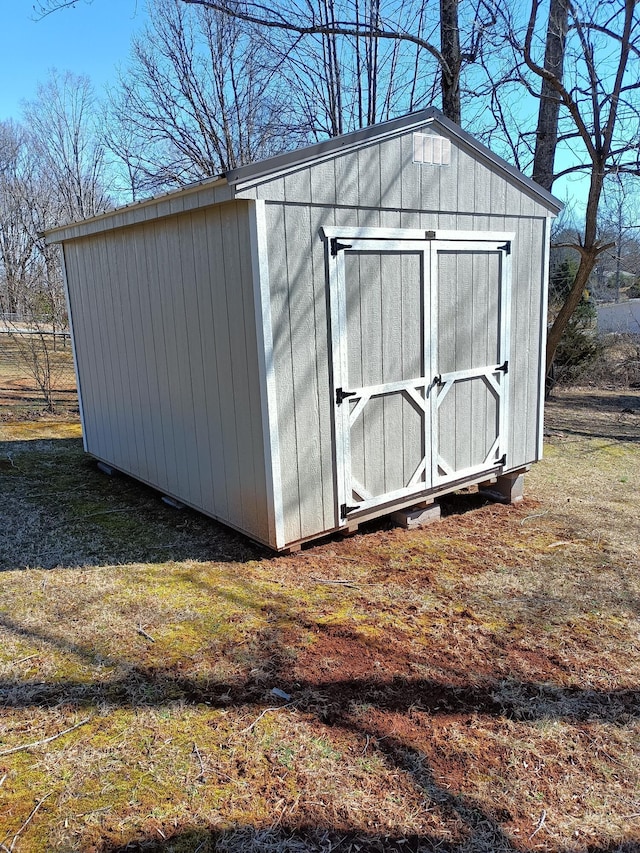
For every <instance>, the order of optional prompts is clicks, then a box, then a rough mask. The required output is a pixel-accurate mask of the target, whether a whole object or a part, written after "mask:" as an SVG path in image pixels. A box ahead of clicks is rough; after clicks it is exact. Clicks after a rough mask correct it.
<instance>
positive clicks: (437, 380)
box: [431, 373, 444, 388]
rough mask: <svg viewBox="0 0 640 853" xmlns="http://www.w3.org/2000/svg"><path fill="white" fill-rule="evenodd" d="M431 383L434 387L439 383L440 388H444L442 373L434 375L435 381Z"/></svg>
mask: <svg viewBox="0 0 640 853" xmlns="http://www.w3.org/2000/svg"><path fill="white" fill-rule="evenodd" d="M431 384H432V386H434V387H435V386H436V385H437V386H438V388H442V386H443V385H444V382H443V381H442V374H441V373H439V374H438V375H437V376H434V377H433V382H432V383H431Z"/></svg>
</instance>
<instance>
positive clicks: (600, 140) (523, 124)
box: [479, 0, 640, 367]
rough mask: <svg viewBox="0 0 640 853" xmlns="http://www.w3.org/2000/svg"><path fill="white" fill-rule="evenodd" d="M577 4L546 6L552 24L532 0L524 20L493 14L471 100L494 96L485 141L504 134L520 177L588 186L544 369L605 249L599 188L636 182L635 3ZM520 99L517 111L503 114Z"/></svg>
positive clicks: (639, 30)
mask: <svg viewBox="0 0 640 853" xmlns="http://www.w3.org/2000/svg"><path fill="white" fill-rule="evenodd" d="M584 2H585V5H584V6H581V5H580V0H554V2H553V3H552V4H551V8H550V13H551V19H549V17H548V16H547V17H545V16H544V15H543V14H542V0H530V6H529V9H528V14H527V15H526V17H525V18H523V19H522V20H520V19H518V17H517V14H516V13H514V12H513V9H511V8H509V7H504V6H500V7H496V14H497V15H498V16H499V19H500V27H499V28H498V29H496V31H495V32H498V31H499V32H500V33H502V34H503V36H504V42H503V43H502V44H497V43H495V44H494V52H493V53H492V54H489V55H488V56H487V57H485V70H486V71H487V76H488V86H487V88H485V89H483V90H481V91H480V92H479V94H480V96H481V97H482V96H486V95H487V93H488V90H489V89H490V90H491V92H492V93H493V100H492V101H491V103H492V105H493V107H494V109H493V113H492V115H493V117H494V125H493V129H492V132H493V133H495V134H496V135H497V134H502V137H503V140H505V142H506V145H507V147H508V149H509V151H510V152H511V154H512V156H513V158H514V159H515V160H516V162H517V163H518V165H519V166H520V168H524V169H529V168H531V166H532V164H533V163H534V162H535V164H536V166H535V174H536V177H537V178H538V180H539V181H540V182H541V183H542V185H543V186H545V188H546V189H551V187H552V186H553V183H554V181H555V180H557V179H558V177H560V176H566V175H582V176H584V177H585V178H586V179H587V180H588V191H587V200H586V209H585V213H584V220H583V222H582V224H581V225H580V227H579V229H578V231H577V234H576V239H575V240H570V241H567V243H566V246H567V247H568V248H573V249H574V250H575V251H576V253H577V255H578V256H579V265H578V270H577V274H576V277H575V282H574V286H573V288H572V289H571V292H570V293H569V295H568V297H567V299H566V301H565V303H564V304H563V305H562V306H561V308H560V309H559V311H558V312H557V314H556V316H555V317H554V318H553V323H552V325H551V329H550V330H549V335H548V341H547V367H550V366H551V363H552V361H553V356H554V353H555V351H556V348H557V346H558V343H559V341H560V339H561V337H562V334H563V332H564V330H565V328H566V327H567V324H568V322H569V319H570V318H571V316H572V314H573V312H574V310H575V308H576V307H577V305H578V304H579V302H580V299H581V297H582V293H583V291H584V290H585V288H586V287H587V284H588V282H589V278H590V275H591V273H592V271H593V269H594V266H595V264H596V263H597V261H598V258H599V257H600V256H601V255H602V253H603V252H607V251H608V250H609V249H611V248H612V242H611V241H610V240H608V239H606V238H605V237H603V236H602V235H601V233H600V230H599V222H598V214H599V208H600V204H601V201H602V196H603V190H604V187H605V184H606V181H607V179H608V177H609V176H611V175H614V174H622V173H630V174H636V175H637V174H639V173H640V162H639V156H638V155H639V149H638V139H639V138H640V79H639V76H638V73H637V62H638V58H639V57H640V7H638V5H637V4H636V3H635V2H634V0H603V2H600V3H597V4H588V5H587V4H586V0H584ZM565 5H566V15H567V17H566V20H565V18H564V14H565ZM505 44H506V45H508V47H509V49H510V50H511V59H510V61H507V59H506V54H505V53H504V52H503V48H504V46H505ZM496 57H498V60H496ZM518 91H519V92H520V94H521V101H520V105H519V108H518V109H515V110H512V112H511V113H510V112H509V110H508V109H507V110H506V111H505V110H502V106H501V104H504V103H505V101H509V102H510V103H511V104H513V101H512V100H511V99H512V98H513V95H514V93H515V92H518ZM527 95H528V96H529V97H530V98H536V99H538V103H539V108H538V110H537V114H538V121H537V124H536V125H535V126H531V125H529V126H527V125H528V121H527V119H528V116H527V110H526V97H527ZM556 111H557V116H556ZM560 153H562V157H560V156H559V154H560ZM551 164H553V165H551Z"/></svg>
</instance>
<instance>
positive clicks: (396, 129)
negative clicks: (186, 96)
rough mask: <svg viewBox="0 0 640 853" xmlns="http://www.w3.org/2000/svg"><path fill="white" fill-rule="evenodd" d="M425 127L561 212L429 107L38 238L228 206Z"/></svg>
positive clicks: (554, 202) (70, 235) (547, 197)
mask: <svg viewBox="0 0 640 853" xmlns="http://www.w3.org/2000/svg"><path fill="white" fill-rule="evenodd" d="M429 125H430V126H431V127H433V129H434V130H436V131H438V132H440V133H441V134H442V135H444V136H446V137H449V138H451V139H452V140H454V141H455V142H456V144H458V145H460V146H461V147H462V148H464V149H466V150H467V151H468V152H469V153H470V154H471V156H473V157H475V158H477V159H478V160H481V161H484V162H485V163H487V164H488V165H490V166H492V167H493V168H495V169H496V170H497V171H498V172H501V173H502V174H504V175H505V176H508V177H509V178H510V179H511V180H512V181H513V182H515V183H516V185H518V186H519V187H520V188H521V189H522V191H524V192H526V193H527V194H528V195H531V196H533V197H534V198H535V199H536V200H538V201H539V202H540V203H541V204H542V205H543V206H544V207H546V208H547V209H548V210H549V211H550V212H552V213H554V214H555V213H558V212H559V211H560V210H561V209H562V207H563V203H562V202H561V201H560V200H559V199H557V198H556V197H555V196H553V195H552V194H551V193H549V192H547V191H546V190H545V189H543V187H541V186H540V185H539V184H537V183H535V181H533V180H531V178H528V177H527V176H526V175H524V174H523V173H522V172H520V171H519V170H518V169H516V168H515V166H512V165H511V164H510V163H508V162H507V161H506V160H504V159H503V158H502V157H499V156H498V155H497V154H495V153H494V152H493V151H491V149H489V148H487V147H486V146H485V145H483V144H482V143H481V142H478V140H477V139H475V138H474V137H473V136H472V135H471V134H470V133H467V132H466V131H464V130H463V129H462V128H461V127H459V126H458V125H457V124H455V122H453V121H451V120H450V119H448V118H446V117H445V116H444V115H443V114H442V113H441V112H440V110H438V109H436V108H435V107H428V108H427V109H424V110H420V111H418V112H414V113H409V114H408V115H405V116H401V117H400V118H395V119H391V120H389V121H386V122H381V123H380V124H375V125H371V126H370V127H366V128H363V129H361V130H355V131H352V132H351V133H345V134H343V135H342V136H336V137H333V138H332V139H327V140H326V141H323V142H317V143H315V144H313V145H307V146H305V147H304V148H298V149H296V150H295V151H290V152H288V153H286V154H279V155H276V156H275V157H269V158H268V159H266V160H259V161H257V162H255V163H249V164H248V165H246V166H240V167H239V168H237V169H230V170H229V171H227V172H224V173H223V174H221V175H218V176H217V177H213V178H204V179H203V180H201V181H197V182H195V183H193V184H188V185H187V186H185V187H180V188H179V189H176V190H171V191H169V192H167V193H164V194H163V195H160V196H155V197H153V198H148V199H144V200H143V201H140V202H134V203H132V204H128V205H124V206H122V207H119V208H116V209H115V210H112V211H109V212H108V213H103V214H101V215H99V216H94V217H91V218H89V219H83V220H79V221H77V222H73V223H70V224H68V225H61V226H58V227H56V228H50V229H48V230H47V231H45V232H44V233H45V237H46V242H47V243H58V242H64V241H65V240H72V239H76V238H78V237H83V236H87V235H89V234H95V233H99V232H100V231H106V230H111V229H113V228H119V227H123V226H126V225H133V224H136V223H139V222H144V221H147V220H149V219H155V218H160V217H161V216H169V215H171V214H174V213H180V212H182V211H184V210H193V209H197V208H198V207H205V206H208V205H211V204H216V203H219V202H222V201H231V200H233V199H234V198H235V195H236V192H240V191H241V189H243V188H244V187H246V186H247V185H249V184H251V183H252V182H256V181H258V180H261V179H269V178H276V177H278V176H281V175H283V174H286V173H287V172H290V171H294V170H295V169H298V168H300V167H301V166H304V165H311V164H313V163H320V162H322V161H324V160H327V159H331V158H333V157H336V156H339V155H341V154H346V153H351V152H353V151H357V150H358V149H360V148H365V147H366V146H368V145H371V144H372V143H373V142H382V141H384V140H385V139H390V138H393V137H395V136H399V135H401V134H404V133H407V132H410V131H411V130H413V129H418V128H422V129H424V128H425V126H429Z"/></svg>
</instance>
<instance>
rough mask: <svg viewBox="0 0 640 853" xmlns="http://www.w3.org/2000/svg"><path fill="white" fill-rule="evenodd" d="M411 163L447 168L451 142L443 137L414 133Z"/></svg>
mask: <svg viewBox="0 0 640 853" xmlns="http://www.w3.org/2000/svg"><path fill="white" fill-rule="evenodd" d="M413 162H414V163H422V164H424V165H431V166H448V165H449V163H450V162H451V140H449V139H445V138H444V137H443V136H434V135H432V134H426V133H414V134H413Z"/></svg>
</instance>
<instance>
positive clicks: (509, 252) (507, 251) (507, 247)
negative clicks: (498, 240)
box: [498, 240, 511, 255]
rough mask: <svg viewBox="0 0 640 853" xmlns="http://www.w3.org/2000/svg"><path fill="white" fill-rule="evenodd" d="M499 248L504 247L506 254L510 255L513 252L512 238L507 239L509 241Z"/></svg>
mask: <svg viewBox="0 0 640 853" xmlns="http://www.w3.org/2000/svg"><path fill="white" fill-rule="evenodd" d="M498 249H502V251H503V252H504V253H505V254H506V255H510V254H511V240H507V242H506V243H505V244H504V246H498Z"/></svg>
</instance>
